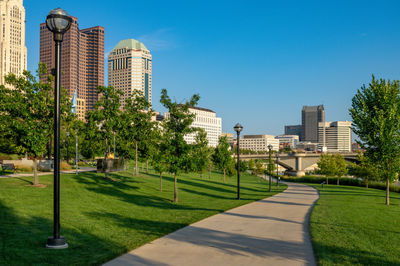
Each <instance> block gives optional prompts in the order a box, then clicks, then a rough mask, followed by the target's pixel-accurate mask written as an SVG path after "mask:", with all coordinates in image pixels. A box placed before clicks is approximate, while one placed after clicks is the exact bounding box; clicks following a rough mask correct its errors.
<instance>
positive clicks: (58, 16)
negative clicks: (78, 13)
mask: <svg viewBox="0 0 400 266" xmlns="http://www.w3.org/2000/svg"><path fill="white" fill-rule="evenodd" d="M71 23H72V18H71V17H70V16H69V15H68V13H67V12H65V11H64V10H62V9H61V8H56V9H53V10H51V11H50V13H49V15H48V16H47V18H46V26H47V29H49V31H51V32H52V33H53V39H54V42H55V52H56V54H55V77H54V83H55V91H54V198H53V200H54V205H53V208H54V210H53V211H54V213H53V215H54V217H53V219H54V221H53V222H54V223H53V236H52V237H49V238H48V239H47V244H46V247H47V248H51V249H63V248H68V244H67V242H66V240H65V237H63V236H60V98H61V90H60V80H61V78H60V73H61V71H60V67H61V62H60V57H61V42H62V41H63V36H64V33H66V32H67V31H68V30H69V28H70V27H71Z"/></svg>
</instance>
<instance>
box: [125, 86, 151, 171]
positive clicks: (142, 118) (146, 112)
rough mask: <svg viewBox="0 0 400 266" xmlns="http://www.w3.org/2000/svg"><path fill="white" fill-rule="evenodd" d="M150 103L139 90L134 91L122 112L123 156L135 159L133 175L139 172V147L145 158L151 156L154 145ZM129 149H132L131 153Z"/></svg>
mask: <svg viewBox="0 0 400 266" xmlns="http://www.w3.org/2000/svg"><path fill="white" fill-rule="evenodd" d="M150 107H151V105H150V103H149V102H148V101H147V99H146V98H145V97H144V96H143V93H142V92H140V91H137V90H136V91H134V93H133V95H132V98H129V99H127V101H126V105H125V107H124V112H123V123H122V124H123V126H122V128H123V129H122V132H121V134H122V136H123V139H124V144H125V145H124V146H125V147H126V149H125V152H124V154H125V157H126V158H128V159H133V158H134V159H135V172H134V175H135V176H137V175H138V174H139V168H138V159H139V148H140V151H141V153H142V154H143V155H144V156H145V157H146V159H148V158H150V157H151V152H152V149H153V147H154V138H155V136H156V134H155V131H154V130H156V129H155V123H154V122H152V121H151V118H152V116H153V115H154V112H153V110H152V109H151V108H150ZM131 151H134V153H133V154H132V152H131Z"/></svg>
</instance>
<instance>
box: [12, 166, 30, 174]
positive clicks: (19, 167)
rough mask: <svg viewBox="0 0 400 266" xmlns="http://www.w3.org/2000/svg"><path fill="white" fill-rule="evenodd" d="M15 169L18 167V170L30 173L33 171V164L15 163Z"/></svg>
mask: <svg viewBox="0 0 400 266" xmlns="http://www.w3.org/2000/svg"><path fill="white" fill-rule="evenodd" d="M15 169H16V170H17V171H18V172H29V173H31V172H33V168H32V166H26V165H15Z"/></svg>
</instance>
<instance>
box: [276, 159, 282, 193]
mask: <svg viewBox="0 0 400 266" xmlns="http://www.w3.org/2000/svg"><path fill="white" fill-rule="evenodd" d="M275 158H276V186H277V187H279V181H280V179H281V178H280V177H279V171H278V166H279V164H278V161H279V152H277V153H276V154H275Z"/></svg>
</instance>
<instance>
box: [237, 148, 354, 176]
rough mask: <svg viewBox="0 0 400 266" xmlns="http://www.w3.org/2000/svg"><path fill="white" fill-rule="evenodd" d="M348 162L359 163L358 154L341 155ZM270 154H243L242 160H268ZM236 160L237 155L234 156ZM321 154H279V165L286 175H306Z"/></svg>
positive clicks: (274, 158) (274, 159)
mask: <svg viewBox="0 0 400 266" xmlns="http://www.w3.org/2000/svg"><path fill="white" fill-rule="evenodd" d="M340 154H341V155H343V157H344V159H345V160H347V161H351V162H355V161H357V157H358V154H357V153H340ZM268 156H269V155H268V154H241V155H240V160H244V161H249V160H250V159H253V160H256V159H258V160H268ZM234 157H235V158H236V155H234ZM320 157H321V153H304V152H298V153H279V158H278V164H279V165H280V166H282V167H283V168H285V169H286V171H285V173H286V174H288V175H292V176H299V177H300V176H303V175H305V170H304V169H306V168H308V167H310V166H312V165H314V164H316V163H317V162H319V159H320ZM272 160H273V161H274V163H277V162H276V157H275V154H272Z"/></svg>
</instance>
